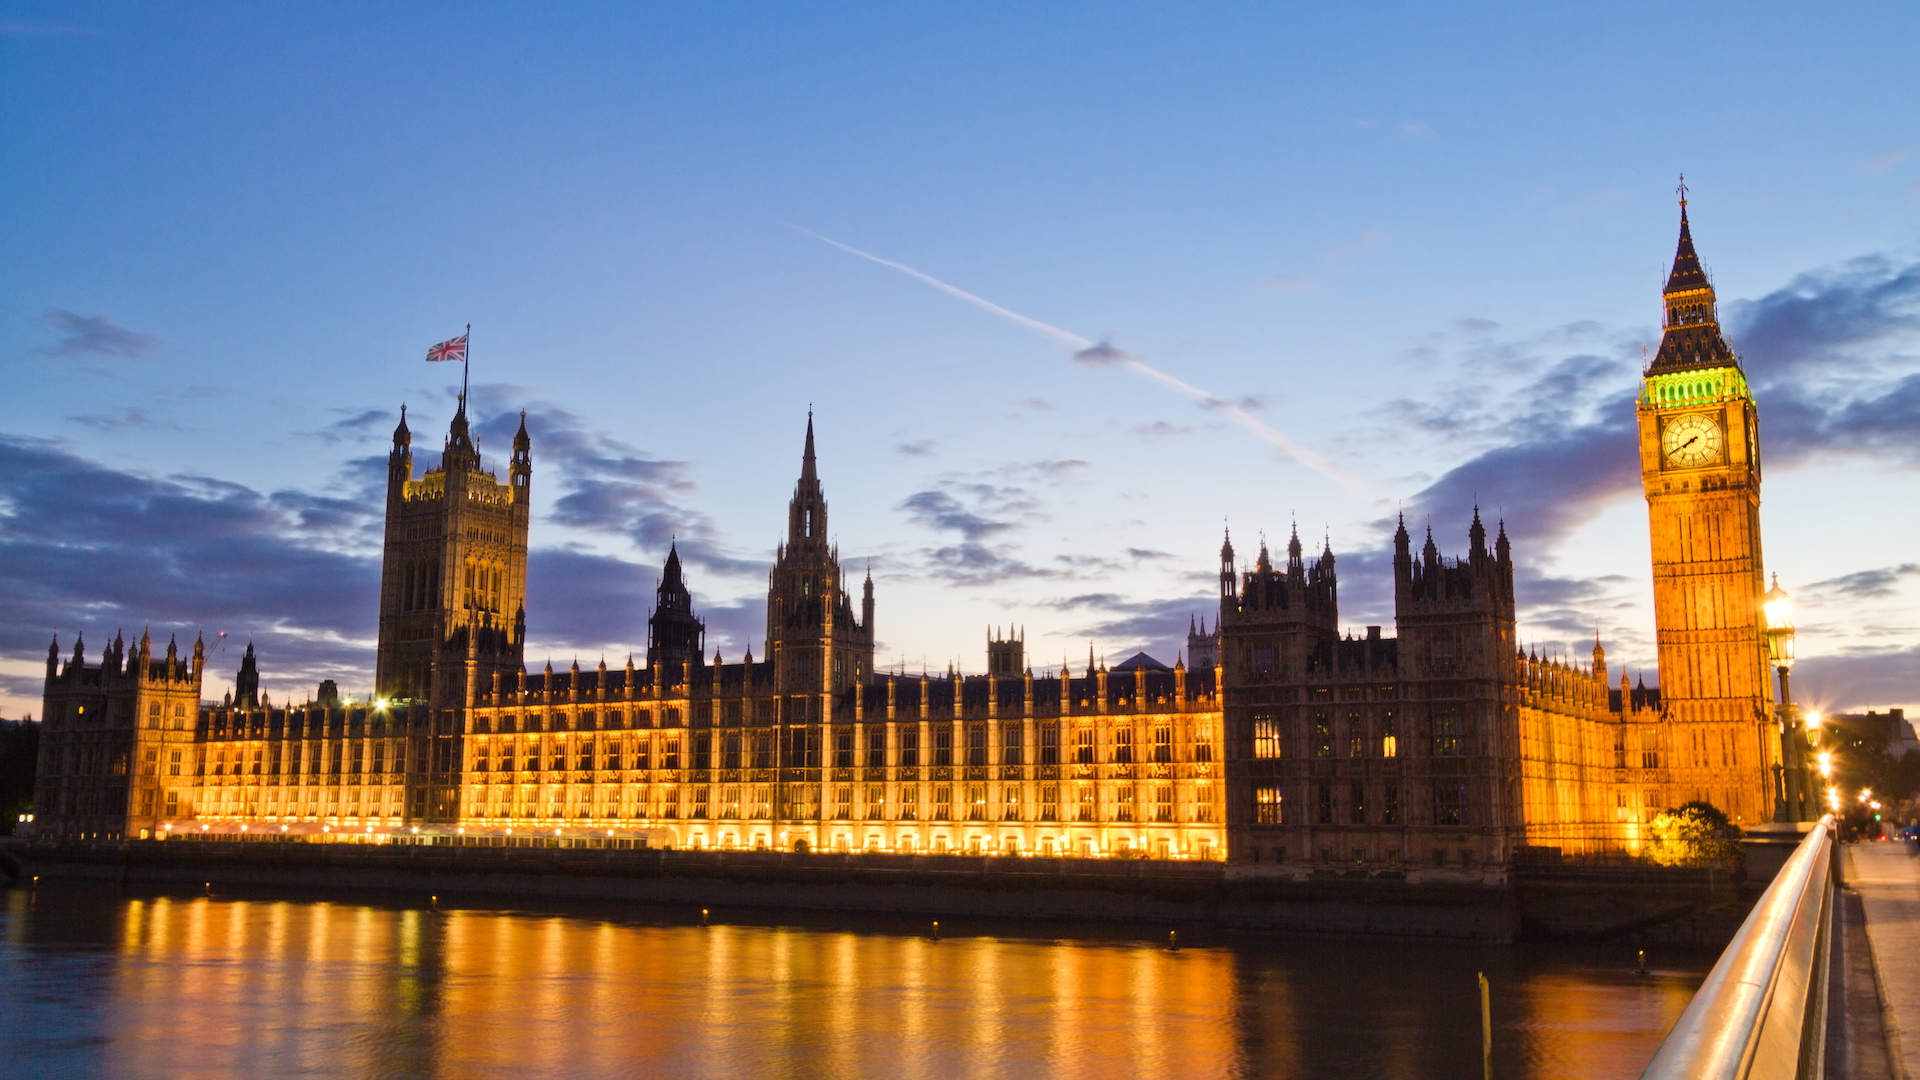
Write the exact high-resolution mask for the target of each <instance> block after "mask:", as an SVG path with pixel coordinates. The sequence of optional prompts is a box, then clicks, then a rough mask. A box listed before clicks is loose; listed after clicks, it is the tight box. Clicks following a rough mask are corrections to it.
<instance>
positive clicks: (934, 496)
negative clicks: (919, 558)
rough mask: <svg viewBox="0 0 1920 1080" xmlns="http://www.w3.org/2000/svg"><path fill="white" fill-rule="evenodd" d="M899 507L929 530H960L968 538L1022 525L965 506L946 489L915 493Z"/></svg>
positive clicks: (981, 536)
mask: <svg viewBox="0 0 1920 1080" xmlns="http://www.w3.org/2000/svg"><path fill="white" fill-rule="evenodd" d="M989 490H990V489H989ZM980 501H981V502H984V501H986V500H984V499H982V500H980ZM900 509H902V510H905V511H906V512H907V517H908V519H909V520H911V521H913V522H914V523H915V524H918V525H924V526H926V527H927V528H929V529H936V530H940V531H945V532H957V533H959V534H960V535H961V536H962V537H964V538H966V539H967V540H969V541H975V540H984V539H986V538H987V537H989V536H993V535H995V534H997V533H1003V532H1008V531H1010V530H1013V529H1017V528H1019V527H1020V523H1019V522H1018V521H1016V520H1013V519H1010V518H1003V519H994V518H990V517H987V516H986V515H985V513H984V512H981V511H980V510H978V509H976V508H973V507H968V506H966V505H965V504H963V503H961V501H960V500H959V499H957V498H955V497H954V496H953V495H951V494H948V493H947V492H945V491H920V492H915V493H914V494H912V495H909V496H907V498H906V499H905V500H904V501H902V502H901V504H900Z"/></svg>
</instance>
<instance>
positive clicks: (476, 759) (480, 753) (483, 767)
mask: <svg viewBox="0 0 1920 1080" xmlns="http://www.w3.org/2000/svg"><path fill="white" fill-rule="evenodd" d="M489 749H490V748H489V747H488V746H487V744H486V743H481V744H480V747H479V749H477V750H475V751H474V752H473V771H474V772H486V771H487V754H488V751H489ZM505 767H506V764H505V762H504V761H503V762H502V763H501V768H505Z"/></svg>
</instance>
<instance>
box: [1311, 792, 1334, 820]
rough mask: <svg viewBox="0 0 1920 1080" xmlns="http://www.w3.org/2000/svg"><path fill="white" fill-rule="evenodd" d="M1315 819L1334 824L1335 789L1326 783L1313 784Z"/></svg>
mask: <svg viewBox="0 0 1920 1080" xmlns="http://www.w3.org/2000/svg"><path fill="white" fill-rule="evenodd" d="M1313 819H1314V821H1316V822H1318V823H1319V824H1321V825H1331V824H1333V790H1332V789H1331V788H1329V787H1328V786H1327V785H1326V784H1315V785H1313Z"/></svg>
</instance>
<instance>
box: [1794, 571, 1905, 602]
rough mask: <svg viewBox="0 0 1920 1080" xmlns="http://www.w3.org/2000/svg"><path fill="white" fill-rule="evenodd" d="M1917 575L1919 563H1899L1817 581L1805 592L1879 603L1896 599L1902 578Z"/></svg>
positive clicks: (1837, 598) (1840, 598)
mask: <svg viewBox="0 0 1920 1080" xmlns="http://www.w3.org/2000/svg"><path fill="white" fill-rule="evenodd" d="M1915 576H1920V563H1901V564H1900V565H1899V566H1883V567H1880V568H1879V569H1875V570H1859V571H1855V572H1854V573H1851V574H1842V575H1840V576H1839V577H1833V578H1828V579H1826V580H1825V581H1816V582H1814V583H1813V584H1811V585H1808V586H1807V587H1806V591H1807V592H1809V593H1812V594H1815V595H1818V596H1820V597H1822V598H1823V599H1832V600H1848V601H1857V600H1880V599H1885V598H1887V597H1891V596H1896V595H1898V594H1899V592H1900V583H1901V581H1902V579H1905V578H1910V577H1915Z"/></svg>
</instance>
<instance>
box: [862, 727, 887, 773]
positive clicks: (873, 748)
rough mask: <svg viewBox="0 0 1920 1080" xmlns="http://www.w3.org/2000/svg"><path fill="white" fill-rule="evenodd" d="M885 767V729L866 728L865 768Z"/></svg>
mask: <svg viewBox="0 0 1920 1080" xmlns="http://www.w3.org/2000/svg"><path fill="white" fill-rule="evenodd" d="M886 767H887V729H886V728H868V729H867V768H869V769H884V768H886Z"/></svg>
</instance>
